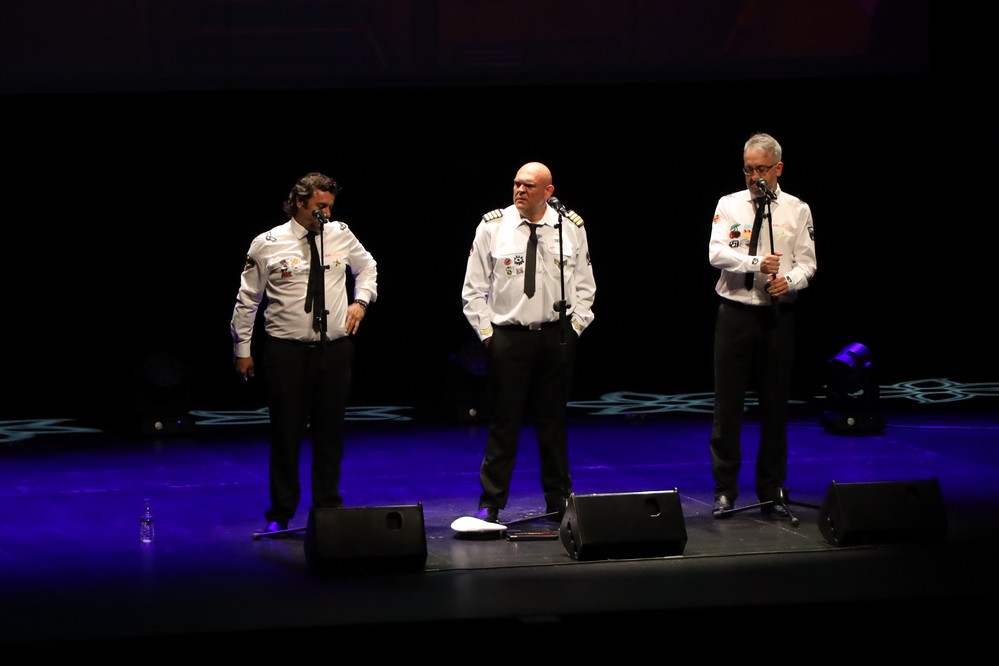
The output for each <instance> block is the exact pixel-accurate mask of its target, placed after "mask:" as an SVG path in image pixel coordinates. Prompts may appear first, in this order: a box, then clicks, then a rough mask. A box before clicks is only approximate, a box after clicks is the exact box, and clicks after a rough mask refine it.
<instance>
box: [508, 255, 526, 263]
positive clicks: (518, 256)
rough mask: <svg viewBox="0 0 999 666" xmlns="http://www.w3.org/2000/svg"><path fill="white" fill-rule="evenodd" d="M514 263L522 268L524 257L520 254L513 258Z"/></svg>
mask: <svg viewBox="0 0 999 666" xmlns="http://www.w3.org/2000/svg"><path fill="white" fill-rule="evenodd" d="M507 261H509V259H507ZM513 263H515V264H517V265H518V266H520V265H521V264H523V263H524V255H522V254H518V255H517V256H516V257H514V258H513Z"/></svg>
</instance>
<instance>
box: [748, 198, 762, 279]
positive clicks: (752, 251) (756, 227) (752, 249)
mask: <svg viewBox="0 0 999 666" xmlns="http://www.w3.org/2000/svg"><path fill="white" fill-rule="evenodd" d="M753 203H755V204H756V219H755V220H753V235H752V236H750V238H749V256H751V257H753V256H756V246H757V244H758V243H759V241H760V227H762V226H763V209H764V208H766V199H763V198H762V197H760V198H757V199H753ZM755 280H756V273H753V272H752V271H750V272H749V273H746V289H750V290H751V289H752V288H753V282H754V281H755Z"/></svg>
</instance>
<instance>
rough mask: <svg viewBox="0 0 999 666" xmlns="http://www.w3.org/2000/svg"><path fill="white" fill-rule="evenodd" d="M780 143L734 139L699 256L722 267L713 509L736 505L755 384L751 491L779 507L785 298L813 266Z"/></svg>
mask: <svg viewBox="0 0 999 666" xmlns="http://www.w3.org/2000/svg"><path fill="white" fill-rule="evenodd" d="M781 158H782V150H781V146H780V144H779V143H777V140H776V139H774V138H773V137H772V136H770V135H769V134H763V133H758V134H754V135H752V136H751V137H750V138H749V140H747V141H746V143H745V146H744V147H743V167H742V172H743V175H744V176H745V179H746V187H745V189H742V190H739V191H738V192H733V193H732V194H727V195H725V196H723V197H721V198H720V199H719V200H718V205H717V206H716V208H715V214H714V219H713V221H712V226H711V238H710V241H709V242H708V260H709V261H710V263H711V265H712V266H714V267H715V268H717V269H719V270H720V271H721V275H719V277H718V282H717V284H716V285H715V291H716V292H717V293H718V296H719V297H720V302H719V304H718V310H717V315H716V320H715V339H714V399H715V406H714V420H713V423H712V428H711V440H710V449H711V472H712V474H713V476H714V483H715V492H714V495H715V496H714V509H713V515H714V517H715V518H724V517H726V516H727V515H729V512H730V511H732V510H733V509H735V501H736V498H737V497H738V496H739V483H738V477H739V469H740V467H741V465H742V452H741V444H740V434H741V428H742V419H743V410H744V406H745V401H746V392H747V390H748V389H750V388H756V392H757V396H758V401H759V419H760V446H759V452H758V453H757V457H756V469H755V484H756V495H757V497H758V498H759V500H760V502H759V503H760V510H761V511H762V512H763V513H764V514H769V515H773V516H778V517H783V516H788V515H789V514H788V511H787V506H786V503H785V501H784V493H783V485H784V482H785V480H786V478H787V405H788V400H789V397H790V385H791V366H792V360H793V356H794V302H795V300H796V299H797V297H798V292H800V291H801V290H802V289H804V288H806V287H807V286H808V284H809V281H810V280H811V279H812V278H813V276H814V275H815V270H816V258H815V236H814V227H813V223H812V211H811V208H810V207H809V206H808V204H807V203H805V202H804V201H802V200H801V199H799V198H797V197H795V196H793V195H791V194H788V193H787V192H784V191H783V190H781V189H780V186H779V184H778V178H779V177H780V176H781V174H782V172H783V170H784V163H783V162H782V161H781Z"/></svg>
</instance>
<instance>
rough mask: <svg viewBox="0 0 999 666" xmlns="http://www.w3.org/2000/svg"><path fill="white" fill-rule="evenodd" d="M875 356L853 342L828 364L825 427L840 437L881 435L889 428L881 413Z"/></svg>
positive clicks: (864, 347)
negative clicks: (885, 428)
mask: <svg viewBox="0 0 999 666" xmlns="http://www.w3.org/2000/svg"><path fill="white" fill-rule="evenodd" d="M875 369H876V368H875V363H874V354H873V353H872V352H871V350H870V349H868V348H867V347H866V346H865V345H863V344H861V343H859V342H852V343H850V344H848V345H847V346H846V347H843V349H841V350H840V351H839V353H837V354H836V355H835V356H834V357H832V358H831V359H829V362H828V363H827V364H826V371H827V382H826V409H825V410H824V411H823V413H822V425H823V426H825V427H826V428H827V429H828V430H831V431H833V432H840V433H865V432H880V431H881V430H883V429H884V427H885V425H886V420H885V417H884V415H882V414H881V413H880V411H879V406H878V402H879V400H880V390H879V387H878V381H877V375H876V373H875Z"/></svg>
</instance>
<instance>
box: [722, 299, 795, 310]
mask: <svg viewBox="0 0 999 666" xmlns="http://www.w3.org/2000/svg"><path fill="white" fill-rule="evenodd" d="M719 300H720V301H721V302H722V304H723V305H727V306H729V307H732V308H736V309H737V310H749V311H751V312H763V311H764V310H767V309H770V308H771V307H773V303H760V304H759V305H750V304H749V303H743V302H742V301H733V300H732V299H731V298H725V297H724V296H722V297H720V298H719ZM778 305H779V306H780V309H781V310H784V309H787V310H790V309H791V307H792V306H793V305H794V303H785V302H784V301H779V302H778Z"/></svg>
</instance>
